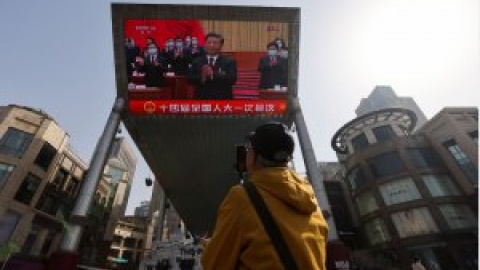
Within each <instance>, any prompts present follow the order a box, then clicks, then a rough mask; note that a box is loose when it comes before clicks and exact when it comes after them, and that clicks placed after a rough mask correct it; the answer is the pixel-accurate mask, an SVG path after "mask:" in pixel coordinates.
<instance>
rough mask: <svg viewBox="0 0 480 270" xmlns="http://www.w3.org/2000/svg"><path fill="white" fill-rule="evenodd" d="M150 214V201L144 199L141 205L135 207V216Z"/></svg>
mask: <svg viewBox="0 0 480 270" xmlns="http://www.w3.org/2000/svg"><path fill="white" fill-rule="evenodd" d="M149 215H150V201H143V202H141V203H140V206H137V207H135V211H134V216H136V217H148V216H149Z"/></svg>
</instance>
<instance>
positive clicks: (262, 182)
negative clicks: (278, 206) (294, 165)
mask: <svg viewBox="0 0 480 270" xmlns="http://www.w3.org/2000/svg"><path fill="white" fill-rule="evenodd" d="M249 180H250V181H252V183H254V184H255V186H256V187H257V188H258V189H260V190H262V191H264V192H267V193H269V194H271V195H272V196H274V197H276V198H278V199H279V200H281V201H283V202H285V203H286V204H288V205H290V206H291V207H293V208H295V209H297V210H298V211H299V212H301V213H305V214H310V213H312V212H314V211H316V210H317V208H318V204H317V199H316V198H315V193H314V191H313V188H312V185H310V183H308V182H307V181H306V180H305V179H304V178H303V177H301V176H299V175H298V174H297V173H296V172H295V171H293V170H290V169H288V168H283V167H278V168H261V169H257V170H255V171H253V173H252V174H251V175H250V177H249Z"/></svg>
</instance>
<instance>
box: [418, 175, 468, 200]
mask: <svg viewBox="0 0 480 270" xmlns="http://www.w3.org/2000/svg"><path fill="white" fill-rule="evenodd" d="M422 179H423V181H424V182H425V185H426V186H427V188H428V191H430V194H432V196H433V197H441V196H459V195H460V192H459V191H458V189H457V187H456V186H455V185H454V184H453V182H452V180H451V179H450V177H449V176H448V175H434V174H429V175H423V176H422Z"/></svg>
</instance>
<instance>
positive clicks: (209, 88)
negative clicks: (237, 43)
mask: <svg viewBox="0 0 480 270" xmlns="http://www.w3.org/2000/svg"><path fill="white" fill-rule="evenodd" d="M205 65H207V57H206V56H205V55H204V56H201V57H198V58H196V59H194V60H193V63H192V67H191V69H190V73H189V80H190V82H191V83H192V84H193V85H195V88H196V90H195V99H232V98H233V95H232V89H233V85H234V84H235V82H236V81H237V63H236V62H235V60H233V59H232V58H230V57H228V56H225V55H219V56H218V58H217V61H215V65H214V66H213V79H210V78H208V79H207V80H206V81H205V82H202V67H203V66H205Z"/></svg>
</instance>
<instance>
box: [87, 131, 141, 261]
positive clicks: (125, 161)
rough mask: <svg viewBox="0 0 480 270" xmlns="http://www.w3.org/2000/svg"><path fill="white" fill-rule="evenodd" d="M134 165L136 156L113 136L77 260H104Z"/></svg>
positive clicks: (121, 139) (122, 140) (123, 211)
mask: <svg viewBox="0 0 480 270" xmlns="http://www.w3.org/2000/svg"><path fill="white" fill-rule="evenodd" d="M136 165H137V158H136V156H135V154H134V152H133V150H132V149H131V147H130V145H129V144H128V143H127V141H126V140H125V138H123V137H117V138H115V139H114V142H113V145H112V148H111V150H110V156H109V158H108V160H107V163H106V165H105V168H104V174H103V178H104V179H103V180H102V181H100V183H99V185H98V187H97V191H96V193H95V200H94V203H93V204H92V206H91V209H90V211H89V215H88V223H87V224H85V226H84V233H83V235H82V239H81V241H80V245H79V247H78V251H79V254H80V255H81V256H80V263H82V264H85V265H90V266H103V265H105V264H106V263H107V257H108V254H109V251H110V246H111V243H112V241H113V240H114V239H113V238H114V233H115V228H116V226H117V223H118V222H119V221H120V220H121V219H122V218H123V217H124V215H125V210H126V207H127V201H128V196H129V194H130V188H131V185H132V181H133V176H134V173H135V169H136Z"/></svg>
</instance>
